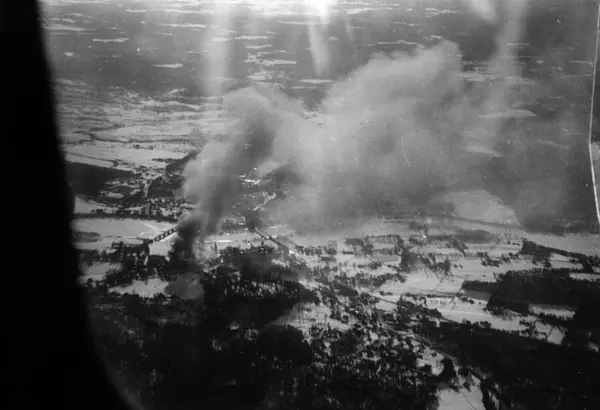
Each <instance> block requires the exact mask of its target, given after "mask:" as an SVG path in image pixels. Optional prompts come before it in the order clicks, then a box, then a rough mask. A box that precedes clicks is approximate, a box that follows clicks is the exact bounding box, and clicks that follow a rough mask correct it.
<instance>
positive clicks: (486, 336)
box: [421, 319, 600, 410]
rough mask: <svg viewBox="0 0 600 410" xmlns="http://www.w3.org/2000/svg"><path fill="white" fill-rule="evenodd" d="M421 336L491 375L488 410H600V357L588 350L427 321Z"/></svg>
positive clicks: (486, 383)
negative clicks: (598, 409) (496, 403)
mask: <svg viewBox="0 0 600 410" xmlns="http://www.w3.org/2000/svg"><path fill="white" fill-rule="evenodd" d="M421 332H422V334H423V335H425V336H426V337H427V338H428V339H429V340H432V341H433V342H434V343H437V344H439V345H442V346H444V349H445V350H446V351H448V352H449V353H450V354H452V355H454V356H455V357H457V358H459V359H460V361H461V364H463V365H466V366H470V367H472V368H477V369H479V371H480V373H481V374H487V375H489V378H488V379H487V380H484V383H482V386H481V387H482V392H483V394H484V397H486V396H487V399H486V400H484V401H486V403H485V404H486V409H487V410H492V409H501V408H519V407H518V406H522V407H521V408H529V409H550V408H552V409H557V410H558V409H564V410H570V409H593V408H600V391H599V390H598V386H600V355H598V354H597V353H594V352H591V351H590V350H588V349H584V348H573V347H566V346H558V345H553V344H551V343H546V342H543V341H539V340H536V339H531V338H526V337H521V336H519V335H517V334H513V333H510V332H504V331H499V330H494V329H490V328H484V327H478V326H472V325H467V324H459V323H449V322H440V323H439V325H438V324H436V323H434V322H433V321H430V320H427V319H425V320H423V321H422V325H421ZM491 397H495V398H496V399H497V400H499V402H500V405H499V406H497V405H495V404H494V400H492V399H491Z"/></svg>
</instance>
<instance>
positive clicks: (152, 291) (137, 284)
mask: <svg viewBox="0 0 600 410" xmlns="http://www.w3.org/2000/svg"><path fill="white" fill-rule="evenodd" d="M168 284H169V283H168V282H165V281H164V280H162V279H159V278H151V279H148V280H147V281H142V280H135V281H133V283H132V284H131V285H129V286H125V287H115V288H112V289H111V291H113V292H117V293H120V294H126V293H128V294H132V295H139V296H142V297H153V296H155V295H158V294H160V293H164V291H165V288H166V287H167V285H168Z"/></svg>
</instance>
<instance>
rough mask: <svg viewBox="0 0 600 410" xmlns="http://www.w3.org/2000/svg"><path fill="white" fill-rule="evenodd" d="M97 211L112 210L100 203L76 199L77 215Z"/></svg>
mask: <svg viewBox="0 0 600 410" xmlns="http://www.w3.org/2000/svg"><path fill="white" fill-rule="evenodd" d="M97 209H102V210H105V211H106V210H110V209H111V208H110V207H108V206H106V205H104V204H101V203H100V202H96V201H91V200H88V199H82V198H79V197H76V198H75V213H76V214H89V213H91V212H94V211H95V210H97Z"/></svg>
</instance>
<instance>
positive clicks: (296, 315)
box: [274, 303, 356, 338]
mask: <svg viewBox="0 0 600 410" xmlns="http://www.w3.org/2000/svg"><path fill="white" fill-rule="evenodd" d="M330 314H331V309H330V308H329V307H328V306H326V305H325V304H323V303H321V304H320V305H318V306H317V305H315V304H312V303H311V304H303V305H299V306H296V307H294V309H292V311H291V312H290V313H288V314H287V315H285V316H282V317H281V318H279V319H277V320H276V321H275V322H274V323H275V324H279V325H290V326H294V327H295V328H298V329H300V330H302V332H303V333H304V335H305V336H306V337H307V338H310V335H309V329H310V327H311V326H313V325H317V326H321V327H327V325H329V326H331V328H333V329H339V330H348V329H350V327H351V326H352V324H353V323H354V322H356V320H355V319H353V318H352V317H351V316H350V320H349V322H348V323H347V324H345V323H342V322H340V321H338V320H335V319H331V318H329V315H330Z"/></svg>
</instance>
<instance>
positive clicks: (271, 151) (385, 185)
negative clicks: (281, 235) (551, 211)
mask: <svg viewBox="0 0 600 410" xmlns="http://www.w3.org/2000/svg"><path fill="white" fill-rule="evenodd" d="M512 3H515V4H517V5H519V4H520V7H508V9H507V10H506V11H505V14H504V16H505V21H507V22H508V23H507V24H506V25H505V27H503V30H500V34H499V35H498V38H497V53H496V55H495V56H494V57H493V58H491V59H490V61H489V63H488V67H487V68H488V72H490V73H492V74H494V75H495V76H496V80H495V81H493V82H491V83H489V82H487V83H486V82H480V83H477V82H475V83H474V82H472V81H470V80H469V77H468V76H466V75H465V73H464V72H463V70H462V64H461V52H460V49H459V47H458V45H456V44H454V43H451V42H447V41H443V42H441V43H439V44H438V45H437V46H435V47H433V48H430V49H425V50H420V51H418V52H417V53H416V54H412V55H410V54H406V53H392V54H389V55H384V54H378V55H374V56H373V57H372V58H371V59H370V61H369V62H368V63H367V64H366V65H365V66H363V67H361V68H359V69H357V70H356V71H354V72H353V73H352V74H350V75H349V76H348V77H347V78H345V79H343V80H341V81H339V82H337V83H336V84H335V85H333V86H332V87H331V88H330V89H329V90H328V92H327V95H326V96H325V98H324V99H323V101H322V102H321V104H320V106H319V108H318V109H317V110H315V111H314V112H312V113H310V114H311V115H307V111H308V110H307V108H306V107H305V106H304V105H303V103H302V102H300V101H297V100H293V99H291V98H289V97H287V96H286V95H285V94H284V93H283V92H281V91H279V90H278V89H277V88H276V87H270V86H265V85H262V86H256V87H251V88H244V89H240V90H236V91H234V92H231V93H229V94H227V95H225V96H224V101H223V106H224V108H225V111H226V113H227V120H228V124H229V127H228V130H227V132H226V136H225V137H224V138H223V139H221V140H218V141H216V140H215V141H211V142H210V143H208V144H207V145H206V146H205V147H204V148H203V150H202V152H201V153H200V155H199V156H198V157H197V159H196V160H195V161H194V162H192V163H190V164H189V165H188V166H187V168H186V170H185V185H184V192H185V195H186V198H187V199H188V200H191V201H193V202H194V203H195V204H196V210H195V212H193V213H192V215H191V216H190V217H189V218H188V219H187V220H186V221H185V222H184V223H183V225H182V232H183V234H182V235H181V236H182V237H183V239H184V241H185V242H187V243H191V241H192V240H193V239H194V238H195V237H197V236H198V237H200V238H203V237H205V236H206V235H210V234H211V233H213V232H214V231H215V229H216V223H217V222H218V221H219V219H220V218H221V217H223V216H224V215H225V214H226V213H227V212H229V211H230V210H231V208H232V206H233V204H234V203H235V202H236V201H237V200H238V199H239V194H240V189H241V187H240V182H239V176H240V175H242V174H245V173H248V172H250V171H252V170H254V169H256V168H260V167H261V165H263V164H266V163H268V164H275V165H276V166H279V167H285V168H286V169H287V170H291V171H292V173H293V175H294V177H295V178H294V183H293V185H292V186H290V187H288V188H289V195H288V197H287V198H285V199H282V200H280V201H279V202H278V203H277V205H276V206H275V207H273V209H271V211H270V212H271V216H273V217H274V218H276V219H277V220H279V221H281V222H282V223H287V224H290V225H291V226H292V227H295V228H303V229H311V228H319V227H327V226H331V225H332V224H337V223H341V222H344V221H346V220H349V219H355V218H358V217H361V216H369V215H374V214H381V213H386V212H388V211H389V210H390V209H391V208H393V206H394V204H397V203H406V202H407V201H408V202H412V203H424V202H427V201H428V200H429V199H431V198H432V197H433V196H435V195H438V194H440V193H442V192H444V191H445V190H447V189H448V188H450V187H453V186H456V185H457V184H461V183H464V181H465V180H474V179H475V180H476V179H477V176H478V175H476V174H475V175H474V174H473V172H474V171H473V170H474V168H473V166H474V164H478V163H481V162H482V160H483V162H486V161H488V160H489V158H490V157H494V156H499V155H498V153H497V152H496V147H498V146H502V142H503V138H504V136H503V132H502V130H501V128H502V127H503V126H504V125H505V122H506V121H505V120H502V118H501V116H498V115H492V114H498V113H503V112H504V111H506V110H509V109H510V108H511V103H512V99H513V98H514V96H515V94H518V93H520V92H522V89H521V88H522V85H519V84H517V85H514V84H512V83H511V82H510V81H509V80H510V78H514V77H515V76H519V74H520V73H519V70H518V69H517V66H516V65H515V64H514V62H515V58H514V56H513V55H511V52H510V50H509V49H508V47H507V46H506V45H507V44H508V43H510V42H516V41H519V38H520V36H521V34H520V32H521V30H520V29H521V27H520V26H521V22H520V17H522V15H523V10H524V5H523V4H524V2H522V1H517V2H508V4H512ZM481 12H482V13H483V12H485V13H486V15H487V16H490V17H489V18H490V19H492V18H493V15H492V12H491V11H490V10H488V9H486V10H483V11H481ZM503 154H504V155H509V154H510V153H509V152H508V151H505V152H503ZM298 181H299V182H298Z"/></svg>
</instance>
